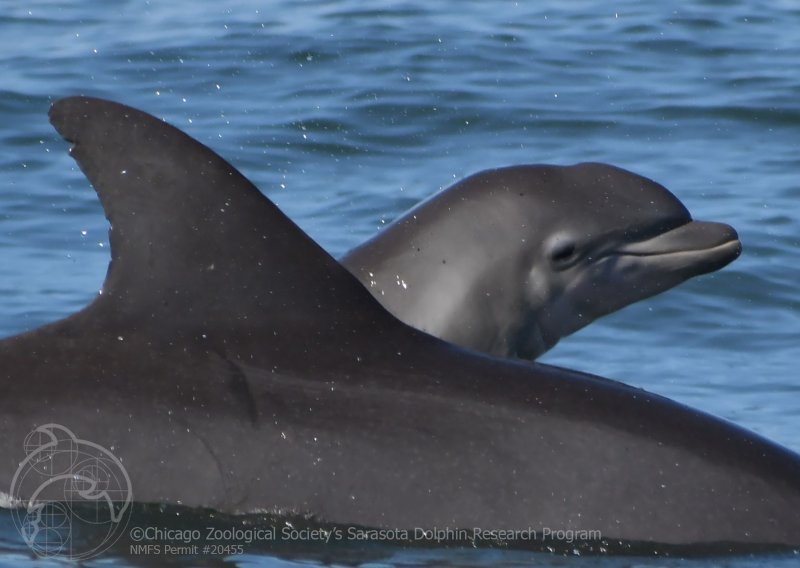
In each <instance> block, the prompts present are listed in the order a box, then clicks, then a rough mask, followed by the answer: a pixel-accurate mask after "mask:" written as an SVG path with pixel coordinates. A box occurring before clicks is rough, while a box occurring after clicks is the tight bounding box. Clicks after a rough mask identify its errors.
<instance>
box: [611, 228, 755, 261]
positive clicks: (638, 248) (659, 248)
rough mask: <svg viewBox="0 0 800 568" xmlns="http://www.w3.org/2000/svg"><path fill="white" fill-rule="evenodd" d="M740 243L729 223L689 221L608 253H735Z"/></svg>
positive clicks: (624, 254)
mask: <svg viewBox="0 0 800 568" xmlns="http://www.w3.org/2000/svg"><path fill="white" fill-rule="evenodd" d="M741 249H742V243H741V241H740V240H739V235H738V234H737V233H736V231H735V230H734V229H733V227H731V226H730V225H726V224H724V223H714V222H710V221H689V222H688V223H686V224H684V225H681V226H680V227H676V228H674V229H671V230H669V231H666V232H664V233H661V234H659V235H656V236H654V237H651V238H649V239H645V240H641V241H637V242H634V243H631V244H628V245H624V246H622V247H620V248H616V249H613V250H610V251H609V256H611V255H613V256H632V257H649V256H668V255H669V256H671V255H682V254H686V255H697V254H703V255H710V256H718V255H721V256H726V255H730V260H733V259H734V258H736V257H737V256H739V254H740V252H741Z"/></svg>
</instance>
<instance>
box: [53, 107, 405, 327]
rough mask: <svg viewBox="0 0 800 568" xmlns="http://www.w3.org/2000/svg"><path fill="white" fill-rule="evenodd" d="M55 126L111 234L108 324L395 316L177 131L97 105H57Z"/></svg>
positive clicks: (132, 112)
mask: <svg viewBox="0 0 800 568" xmlns="http://www.w3.org/2000/svg"><path fill="white" fill-rule="evenodd" d="M50 121H51V122H52V124H53V126H54V127H55V128H56V130H58V132H59V133H60V134H61V135H62V136H63V137H64V138H65V139H66V140H67V141H69V142H71V143H73V147H72V148H71V151H70V153H71V155H72V157H73V158H74V159H75V160H76V161H77V162H78V164H79V166H80V168H81V170H83V172H84V173H85V174H86V176H87V177H88V178H89V181H90V182H91V183H92V185H93V186H94V188H95V190H96V191H97V194H98V195H99V197H100V201H101V203H102V205H103V208H104V210H105V213H106V217H107V218H108V220H109V222H110V224H111V230H110V242H111V264H110V265H109V270H108V274H107V276H106V280H105V282H104V284H103V289H102V294H101V296H100V298H99V299H98V300H97V301H96V302H95V304H93V307H95V308H96V307H97V304H100V305H102V306H103V308H104V310H103V314H104V317H112V318H118V319H119V318H122V319H126V318H127V319H128V320H129V319H131V318H142V317H147V318H150V319H154V320H157V321H158V323H159V324H161V323H162V322H171V323H175V322H177V323H175V325H179V326H187V325H193V324H194V325H198V326H201V325H213V326H217V327H219V326H220V325H224V326H227V327H229V326H236V325H238V323H241V324H242V325H247V326H250V325H258V324H259V322H264V321H267V322H271V323H273V324H274V323H276V322H277V323H280V321H281V318H291V319H292V321H295V322H303V323H304V324H307V325H311V326H328V327H329V328H330V325H331V322H332V321H335V322H338V323H339V324H345V325H354V323H353V321H351V320H352V318H354V317H356V316H354V315H353V314H355V313H359V314H360V315H359V317H360V318H361V319H362V320H363V316H364V311H365V310H366V312H368V313H369V315H370V317H391V316H388V314H381V313H380V312H383V310H382V308H380V307H379V306H378V304H377V303H376V302H375V301H373V299H372V298H371V296H370V294H369V293H368V292H367V291H366V290H365V289H364V288H363V287H362V286H361V284H360V283H359V282H358V281H357V280H356V279H355V278H354V277H352V276H351V275H350V274H349V273H348V272H347V271H346V270H345V269H344V268H343V267H342V266H340V265H339V263H338V262H337V261H336V260H334V259H333V258H332V257H331V256H330V255H328V254H327V253H326V252H325V251H324V250H323V249H322V248H320V247H319V246H318V245H317V244H316V243H315V242H314V241H313V240H311V238H309V237H308V236H307V235H306V234H305V233H303V231H302V230H300V229H299V228H298V227H297V226H296V225H295V224H294V223H293V222H292V221H290V220H289V219H288V218H287V217H286V216H285V215H284V214H283V213H282V212H281V211H280V210H279V209H278V208H277V207H276V206H275V205H274V204H273V203H272V202H271V201H269V200H268V199H267V198H266V197H264V196H263V195H262V194H261V192H260V191H259V190H258V189H257V188H256V187H255V186H254V185H253V184H252V183H250V181H248V180H247V179H246V178H245V177H244V176H243V175H242V174H240V173H239V172H238V171H237V170H236V169H235V168H234V167H233V166H231V165H230V164H228V163H227V162H226V161H225V160H223V159H222V158H221V157H219V156H218V155H217V154H216V153H214V152H213V151H212V150H210V149H209V148H208V147H206V146H204V145H203V144H201V143H199V142H197V141H196V140H194V139H192V138H191V137H189V136H188V135H186V134H184V133H183V132H181V131H180V130H178V129H177V128H175V127H173V126H170V125H169V124H167V123H166V122H163V121H162V120H159V119H157V118H155V117H153V116H151V115H149V114H146V113H144V112H141V111H139V110H136V109H133V108H130V107H127V106H124V105H121V104H118V103H114V102H110V101H105V100H101V99H95V98H89V97H70V98H66V99H62V100H59V101H57V102H56V103H55V104H53V106H52V108H51V110H50ZM109 304H110V305H111V306H113V308H112V309H105V308H108V306H109ZM95 311H97V310H95ZM109 314H113V315H109ZM311 332H312V333H313V329H312V330H311Z"/></svg>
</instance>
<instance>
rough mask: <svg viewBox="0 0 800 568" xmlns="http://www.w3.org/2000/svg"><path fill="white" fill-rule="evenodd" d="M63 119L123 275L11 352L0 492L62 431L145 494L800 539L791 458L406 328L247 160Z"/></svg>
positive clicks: (322, 511)
mask: <svg viewBox="0 0 800 568" xmlns="http://www.w3.org/2000/svg"><path fill="white" fill-rule="evenodd" d="M50 120H51V122H52V124H53V125H54V126H55V128H56V129H57V130H58V132H59V133H60V134H61V135H62V136H63V137H64V138H65V139H66V140H68V141H69V142H71V144H72V148H71V150H70V153H71V155H72V157H73V158H74V159H75V160H76V161H77V163H78V165H79V166H80V168H81V169H82V170H83V172H84V173H85V174H86V176H87V177H88V178H89V180H90V181H91V183H92V185H93V186H94V188H95V190H96V191H97V193H98V196H99V198H100V201H101V203H102V205H103V208H104V210H105V213H106V216H107V218H108V220H109V223H110V226H111V229H110V244H111V262H110V265H109V269H108V274H107V276H106V279H105V282H104V284H103V287H102V293H101V294H99V295H98V296H97V297H96V298H95V299H94V300H93V301H92V302H91V303H90V304H89V305H88V306H86V307H85V308H84V309H82V310H80V311H78V312H77V313H75V314H73V315H71V316H69V317H67V318H66V319H63V320H61V321H57V322H54V323H51V324H48V325H45V326H43V327H40V328H38V329H35V330H32V331H29V332H26V333H24V334H21V335H17V336H13V337H9V338H6V339H4V340H2V341H0V393H1V394H0V434H2V435H0V487H4V486H5V487H8V486H9V484H10V482H11V480H12V479H13V478H14V476H15V474H16V471H17V470H18V468H19V467H20V463H21V462H23V460H25V448H24V447H23V446H24V442H25V440H26V436H28V434H29V433H30V432H32V431H35V430H37V429H38V430H42V429H43V428H44V429H45V430H47V431H55V430H54V427H55V426H54V425H59V428H60V429H61V431H69V432H70V433H73V434H74V436H80V438H81V439H82V440H85V441H89V442H91V443H92V444H95V445H97V446H99V447H102V448H106V449H108V451H109V452H110V453H112V454H113V456H114V457H115V459H116V460H118V462H119V463H120V464H121V465H122V466H124V467H125V469H126V471H127V474H128V477H127V479H129V482H130V486H131V488H132V491H133V495H134V498H135V501H136V502H138V503H162V504H179V505H182V506H186V507H209V508H213V509H215V510H218V511H221V512H226V513H234V514H236V513H246V512H252V511H271V512H277V513H280V514H301V515H308V516H311V517H313V518H314V519H318V520H320V521H324V522H327V523H335V524H342V525H357V526H360V527H376V528H386V529H408V530H411V529H414V528H417V527H425V528H430V527H439V528H441V527H451V528H459V529H463V530H469V531H473V530H475V529H480V530H485V529H491V530H493V531H494V530H496V531H500V530H506V531H525V530H533V531H543V530H544V529H547V530H551V531H599V533H601V534H602V536H603V538H605V539H612V540H615V541H624V542H639V543H645V544H646V545H648V546H653V547H658V546H662V545H668V546H684V547H689V548H691V547H696V546H721V547H723V548H724V549H725V550H732V551H739V550H744V549H750V548H751V547H769V548H776V549H780V548H783V547H797V546H800V456H798V455H797V454H795V453H793V452H791V451H789V450H787V449H786V448H783V447H781V446H779V445H777V444H775V443H773V442H771V441H769V440H767V439H764V438H762V437H760V436H758V435H757V434H754V433H752V432H749V431H747V430H744V429H742V428H739V427H737V426H735V425H733V424H730V423H728V422H726V421H723V420H720V419H718V418H715V417H712V416H710V415H707V414H705V413H703V412H701V411H698V410H694V409H691V408H688V407H686V406H683V405H681V404H678V403H676V402H673V401H671V400H668V399H666V398H663V397H661V396H658V395H655V394H650V393H648V392H645V391H643V390H640V389H637V388H633V387H630V386H627V385H625V384H622V383H619V382H615V381H612V380H608V379H603V378H600V377H596V376H593V375H589V374H584V373H580V372H576V371H571V370H567V369H561V368H557V367H553V366H548V365H543V364H538V363H528V362H516V361H512V360H507V359H498V358H494V357H490V356H487V355H484V354H479V353H474V352H471V351H468V350H464V349H462V348H459V347H457V346H454V345H452V344H449V343H447V342H445V341H442V340H440V339H438V338H435V337H433V336H430V335H428V334H426V333H423V332H421V331H418V330H416V329H414V328H412V327H410V326H408V325H406V324H404V323H402V322H401V321H400V320H398V319H397V318H395V317H394V316H393V315H391V314H390V313H389V312H388V311H386V310H385V309H384V308H383V307H382V306H381V305H380V303H379V302H377V301H376V300H375V298H374V297H373V296H372V294H371V293H370V292H369V291H368V290H367V289H366V288H365V287H364V286H363V285H362V284H361V283H360V282H359V281H358V280H357V279H356V278H355V277H354V276H352V275H351V274H350V273H349V272H348V271H347V270H346V269H345V268H344V267H343V266H342V265H341V264H339V263H338V262H337V261H336V260H335V259H333V258H332V257H331V256H329V255H328V254H327V253H326V252H325V251H324V250H323V249H322V248H321V247H319V246H318V245H317V244H316V243H314V242H313V241H312V240H311V239H310V238H309V237H308V236H306V235H305V234H304V233H303V232H302V231H301V230H300V229H299V228H298V227H297V226H296V225H295V224H294V223H292V221H290V220H289V219H288V218H287V217H286V216H285V215H283V213H281V211H280V210H279V209H278V208H277V207H276V206H275V205H274V204H273V203H272V202H270V201H269V200H268V199H267V198H266V197H265V196H264V195H262V194H261V193H260V192H259V190H258V189H257V188H256V187H255V186H254V185H252V184H251V183H250V182H249V181H248V180H247V179H246V178H245V177H244V176H242V175H241V174H240V173H239V172H238V171H237V170H236V169H234V167H233V166H231V165H230V164H228V163H227V162H226V161H225V160H223V159H222V158H221V157H219V156H218V155H217V154H215V153H214V152H213V151H212V150H210V149H209V148H207V147H206V146H204V145H203V144H201V143H199V142H197V141H195V140H193V139H192V138H190V137H189V136H187V135H186V134H184V133H183V132H181V131H180V130H178V129H177V128H175V127H173V126H170V125H169V124H167V123H166V122H163V121H162V120H159V119H157V118H155V117H153V116H151V115H148V114H146V113H144V112H141V111H139V110H136V109H133V108H130V107H127V106H123V105H121V104H117V103H114V102H109V101H105V100H100V99H95V98H88V97H70V98H66V99H62V100H59V101H57V102H56V103H55V104H54V105H53V106H52V108H51V110H50ZM675 224H676V226H677V225H678V223H677V220H676V222H675ZM32 494H33V491H28V492H22V493H20V494H15V495H13V497H15V498H16V499H19V500H26V499H30V498H31V496H32ZM540 534H541V533H540ZM477 544H479V545H480V544H481V542H480V541H478V542H477ZM533 545H534V546H535V545H536V543H533Z"/></svg>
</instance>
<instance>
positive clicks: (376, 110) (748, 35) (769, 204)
mask: <svg viewBox="0 0 800 568" xmlns="http://www.w3.org/2000/svg"><path fill="white" fill-rule="evenodd" d="M0 70H1V71H2V81H0V334H1V335H8V334H12V333H16V332H19V331H22V330H26V329H30V328H33V327H35V326H38V325H40V324H42V323H45V322H49V321H52V320H54V319H56V318H60V317H62V316H65V315H67V314H69V313H71V312H73V311H75V310H77V309H78V308H80V307H81V306H83V305H84V304H85V303H87V302H88V301H89V300H90V299H91V298H92V297H93V295H94V294H95V293H96V292H97V290H98V288H99V287H100V285H101V283H102V280H103V276H104V274H105V270H106V265H107V261H108V243H107V240H106V231H107V224H106V221H105V219H104V216H103V212H102V210H101V208H100V205H99V203H98V201H97V199H96V196H95V194H94V192H93V191H92V190H91V189H90V187H89V185H88V182H87V181H86V180H85V178H84V177H83V176H82V175H81V173H80V172H79V171H78V170H77V168H76V166H75V164H74V162H73V161H72V160H71V159H70V158H69V157H68V155H67V144H66V143H65V142H63V141H61V140H60V139H59V138H58V137H57V135H56V134H55V132H54V131H53V130H52V128H51V127H50V125H49V124H48V121H47V115H46V113H47V109H48V106H49V104H50V103H51V101H53V100H54V99H55V98H58V97H61V96H65V95H72V94H87V95H94V96H101V97H106V98H111V99H115V100H118V101H120V102H124V103H127V104H130V105H133V106H136V107H139V108H142V109H143V110H146V111H148V112H150V113H152V114H155V115H157V116H160V117H163V118H164V119H166V120H168V121H169V122H171V123H172V124H175V125H176V126H178V127H180V128H182V129H183V130H185V131H186V132H188V133H189V134H191V135H192V136H194V137H196V138H198V139H200V140H201V141H203V142H205V143H206V144H208V145H210V146H211V147H212V148H214V149H215V150H217V151H218V152H219V153H220V154H221V155H222V156H224V157H225V158H227V159H228V160H230V161H231V162H232V163H233V164H234V165H236V166H237V167H238V168H239V169H240V170H242V172H243V173H245V175H247V176H248V177H249V178H250V179H251V180H252V181H254V182H255V183H256V184H257V185H258V186H259V187H260V188H261V189H262V190H263V191H264V192H265V193H266V194H267V195H268V196H269V197H270V198H271V199H273V200H274V201H275V202H276V203H277V204H278V205H279V206H280V207H281V208H282V209H283V210H284V211H285V212H286V213H287V214H288V215H289V216H290V217H292V218H293V219H294V220H295V221H296V222H297V223H298V224H299V225H300V226H301V227H302V228H303V229H305V230H306V231H307V232H308V233H310V234H311V236H312V237H314V238H315V239H316V240H317V241H319V242H320V243H321V244H322V245H323V246H324V247H325V248H327V249H328V250H329V251H330V252H332V253H334V254H340V253H342V252H344V251H346V250H348V249H349V248H350V247H352V246H354V245H356V244H358V243H359V242H361V241H363V240H364V239H366V238H367V237H369V236H370V235H373V234H374V233H375V232H376V231H379V230H380V229H381V227H382V226H384V224H386V223H387V222H389V221H391V220H392V219H393V218H395V217H396V216H397V215H399V214H400V213H402V212H403V211H404V210H406V209H407V208H409V207H410V206H412V205H413V204H415V203H416V202H418V201H419V200H421V199H423V198H425V197H427V196H429V195H430V194H432V193H433V192H435V191H437V190H438V189H440V188H443V187H446V186H448V185H450V184H451V183H452V182H453V181H454V180H456V179H459V178H461V177H463V176H465V175H467V174H470V173H473V172H476V171H478V170H481V169H484V168H490V167H497V166H501V165H509V164H517V163H532V162H549V163H558V164H569V163H574V162H579V161H586V160H593V161H603V162H609V163H612V164H616V165H619V166H622V167H625V168H628V169H631V170H633V171H635V172H638V173H641V174H643V175H646V176H648V177H651V178H653V179H655V180H657V181H659V182H661V183H662V184H664V185H666V186H667V187H668V188H670V189H671V190H672V191H673V192H674V193H675V194H676V195H677V196H678V197H679V198H680V199H682V200H683V201H684V202H685V203H686V205H687V206H688V208H689V209H690V210H691V211H692V213H693V215H694V216H695V217H696V218H699V219H708V220H717V221H723V222H727V223H730V224H732V225H733V226H735V227H736V229H737V230H738V231H739V233H740V235H741V239H742V242H743V244H744V253H743V255H742V257H741V258H740V259H739V260H737V261H736V262H735V263H734V264H733V265H731V266H729V267H727V268H725V269H724V270H722V271H721V272H719V273H717V274H713V275H710V276H706V277H702V278H698V279H696V280H693V281H691V282H688V283H686V284H684V285H683V286H681V287H679V288H678V289H675V290H672V291H670V292H668V293H665V294H662V295H661V296H659V297H657V298H653V299H651V300H649V301H646V302H641V303H639V304H637V305H634V306H631V307H629V308H627V309H625V310H623V311H622V312H620V313H618V314H615V315H613V316H611V317H607V318H605V319H603V320H601V321H598V322H596V323H594V324H592V325H591V326H589V327H588V328H587V329H585V330H583V331H582V332H580V333H579V334H577V335H575V336H573V337H571V338H569V339H567V340H565V341H563V342H562V344H560V345H559V346H558V347H557V348H556V349H554V350H553V351H552V352H551V353H550V354H548V355H547V356H546V357H545V358H544V361H546V362H550V363H554V364H558V365H563V366H567V367H572V368H577V369H581V370H586V371H589V372H592V373H595V374H599V375H603V376H606V377H610V378H614V379H619V380H622V381H625V382H629V383H631V384H634V385H637V386H640V387H643V388H645V389H648V390H650V391H654V392H657V393H660V394H663V395H666V396H668V397H671V398H674V399H676V400H680V401H682V402H684V403H687V404H689V405H692V406H695V407H697V408H700V409H703V410H705V411H708V412H711V413H713V414H716V415H718V416H721V417H724V418H726V419H728V420H731V421H733V422H736V423H738V424H741V425H744V426H746V427H748V428H751V429H753V430H755V431H757V432H760V433H762V434H764V435H765V436H768V437H770V438H772V439H774V440H777V441H778V442H780V443H782V444H785V445H786V446H788V447H790V448H792V449H794V450H795V451H800V428H799V427H800V374H799V373H798V370H797V369H798V361H800V176H799V175H798V174H799V173H800V73H798V71H799V70H800V4H798V3H797V2H795V1H793V0H784V1H780V0H772V1H769V2H767V1H760V0H752V1H749V2H744V1H734V0H713V1H712V0H708V1H693V2H663V3H642V2H636V1H634V0H624V1H618V2H608V1H606V0H575V1H572V2H555V1H542V2H521V1H520V2H506V1H502V2H501V1H495V2H491V3H489V2H478V1H458V2H456V1H451V2H424V1H422V0H412V1H397V2H395V1H388V0H386V1H377V2H369V3H367V2H356V1H354V0H353V1H347V0H346V1H333V0H332V1H322V0H318V1H297V0H295V1H289V0H279V1H278V0H273V1H271V2H257V1H255V0H216V1H215V2H208V3H198V2H189V1H186V0H171V1H169V2H156V1H143V0H136V1H133V0H131V1H114V2H108V1H105V0H91V1H89V0H87V1H83V2H74V1H72V0H27V1H26V2H7V3H5V4H4V5H3V9H2V13H0ZM0 396H2V393H0ZM0 489H2V488H0ZM3 527H4V528H3ZM15 538H16V536H15V530H14V529H13V527H11V526H10V525H9V523H8V522H7V520H4V521H3V522H0V541H1V542H3V543H5V544H3V547H2V548H0V550H5V551H6V556H5V557H3V558H0V562H6V563H9V564H14V563H16V562H17V561H19V560H20V559H21V558H24V557H25V548H24V545H21V546H20V545H19V542H18V540H19V539H18V538H16V540H15ZM15 543H16V544H15ZM378 553H379V554H377V559H376V555H375V550H372V553H371V555H370V556H369V558H366V557H364V558H359V557H358V556H356V557H355V558H354V557H352V556H348V557H347V558H346V559H344V560H343V561H344V562H346V563H349V564H359V563H361V562H371V564H370V565H371V566H384V565H392V564H398V565H404V566H407V565H416V564H420V563H421V564H426V565H448V564H449V565H464V564H470V565H472V564H474V565H483V564H510V565H529V564H531V563H536V564H540V565H541V564H551V563H552V564H554V565H558V566H603V567H605V566H613V567H616V566H634V565H636V566H639V565H641V566H650V565H656V564H658V563H659V562H660V561H659V560H658V559H644V558H625V559H622V560H620V559H615V558H601V559H598V558H577V557H566V558H561V557H550V556H548V555H544V554H534V555H531V554H521V553H511V552H502V551H499V552H498V551H493V552H475V551H464V550H436V549H434V550H417V551H413V552H408V551H406V552H403V551H394V550H390V549H388V548H387V550H385V551H381V550H380V549H379V550H378ZM141 560H142V561H143V562H144V561H146V560H147V559H146V558H143V559H141ZM151 560H152V559H151ZM228 560H229V561H230V562H233V563H238V564H239V565H242V566H245V565H247V566H300V565H305V563H304V560H303V555H302V553H301V554H299V556H294V557H292V558H291V559H286V558H283V557H281V558H279V557H278V556H275V555H271V554H269V553H259V554H251V555H248V556H242V557H231V558H229V559H228ZM339 560H342V559H339ZM309 561H311V560H309ZM336 561H337V558H336V557H335V555H334V556H333V557H331V558H324V559H320V558H319V557H316V556H315V557H314V559H313V562H314V563H319V562H322V563H327V562H336ZM125 562H127V560H121V559H118V560H112V561H111V563H112V565H123V564H124V563H125ZM720 562H722V561H720V560H713V559H704V560H694V561H685V562H679V561H677V560H673V561H672V565H678V566H692V567H694V566H711V565H718V564H719V563H720ZM724 562H725V563H728V564H730V565H734V566H751V565H754V566H762V565H763V566H767V565H769V566H772V565H775V564H776V563H778V564H783V565H786V566H789V565H794V562H795V559H794V558H791V557H790V558H787V557H781V558H771V557H748V558H741V559H732V560H725V561H724Z"/></svg>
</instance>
